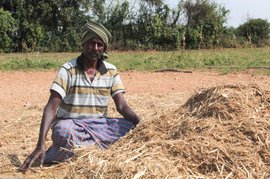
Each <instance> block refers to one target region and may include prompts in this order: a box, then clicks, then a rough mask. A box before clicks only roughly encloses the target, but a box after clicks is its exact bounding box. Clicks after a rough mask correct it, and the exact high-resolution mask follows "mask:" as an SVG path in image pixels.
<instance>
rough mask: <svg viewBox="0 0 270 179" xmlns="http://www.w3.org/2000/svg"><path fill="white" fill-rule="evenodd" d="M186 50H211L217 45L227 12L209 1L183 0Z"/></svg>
mask: <svg viewBox="0 0 270 179" xmlns="http://www.w3.org/2000/svg"><path fill="white" fill-rule="evenodd" d="M181 5H182V7H183V9H184V11H185V15H186V22H187V24H186V45H187V48H192V49H193V48H211V47H213V46H215V45H217V44H218V42H219V39H220V37H221V35H222V33H223V30H224V23H225V22H226V16H227V14H228V12H229V11H228V10H226V9H225V8H224V7H222V6H219V5H217V4H216V3H214V2H211V1H209V0H186V1H185V0H183V1H181Z"/></svg>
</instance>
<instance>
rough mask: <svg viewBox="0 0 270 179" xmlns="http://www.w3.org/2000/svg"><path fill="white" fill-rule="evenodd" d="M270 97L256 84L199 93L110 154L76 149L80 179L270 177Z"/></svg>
mask: <svg viewBox="0 0 270 179" xmlns="http://www.w3.org/2000/svg"><path fill="white" fill-rule="evenodd" d="M269 99H270V97H269V92H267V91H263V90H262V89H260V88H259V87H258V86H253V85H246V86H243V85H235V86H218V87H214V88H210V89H200V90H198V91H197V92H196V93H195V94H194V95H193V96H192V97H191V98H189V99H188V100H187V102H186V103H185V105H184V106H179V107H178V108H177V109H175V111H174V112H173V113H168V114H164V115H161V116H158V117H157V118H152V119H144V121H143V122H142V123H141V124H139V126H137V128H135V129H134V130H133V131H131V132H130V133H129V134H128V135H127V136H125V137H123V138H122V139H121V140H120V141H118V142H117V143H115V144H114V145H112V146H111V147H110V149H109V150H97V149H96V148H94V147H93V148H90V149H87V150H86V149H84V150H77V151H76V152H77V153H78V154H79V155H80V157H78V158H77V160H75V161H74V162H73V163H70V171H69V173H68V174H67V176H70V177H71V178H72V177H75V178H79V177H81V176H83V177H87V178H166V177H169V178H171V177H179V176H180V177H209V178H216V177H218V178H230V177H233V178H247V177H249V178H253V177H254V178H269V177H270V145H269V141H270V121H269V118H270V115H269V114H270V105H269V102H270V100H269Z"/></svg>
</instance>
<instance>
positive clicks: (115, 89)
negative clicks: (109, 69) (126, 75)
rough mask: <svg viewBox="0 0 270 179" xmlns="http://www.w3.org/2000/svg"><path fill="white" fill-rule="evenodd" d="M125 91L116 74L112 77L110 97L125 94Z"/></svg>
mask: <svg viewBox="0 0 270 179" xmlns="http://www.w3.org/2000/svg"><path fill="white" fill-rule="evenodd" d="M125 92H126V90H125V88H124V86H123V83H122V81H121V78H120V76H119V74H118V73H116V74H115V75H114V76H113V83H112V88H111V96H112V97H114V96H115V95H116V94H117V93H125Z"/></svg>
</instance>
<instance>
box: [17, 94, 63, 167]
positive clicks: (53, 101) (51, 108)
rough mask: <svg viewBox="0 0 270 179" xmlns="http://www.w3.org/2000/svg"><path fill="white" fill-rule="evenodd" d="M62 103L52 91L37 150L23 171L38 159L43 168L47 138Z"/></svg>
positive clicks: (42, 122) (25, 164)
mask: <svg viewBox="0 0 270 179" xmlns="http://www.w3.org/2000/svg"><path fill="white" fill-rule="evenodd" d="M61 101H62V98H61V96H60V95H59V94H58V93H57V92H55V91H51V95H50V98H49V101H48V103H47V105H46V107H45V109H44V112H43V116H42V121H41V125H40V131H39V138H38V142H37V146H36V148H35V150H34V151H33V152H32V153H31V155H29V157H28V158H27V159H26V160H25V161H24V163H23V165H22V166H21V169H22V170H24V171H26V170H28V169H29V168H30V167H31V165H32V164H33V162H34V161H36V159H39V160H40V165H41V166H42V165H43V161H44V158H45V152H46V149H45V140H46V136H47V134H48V131H49V129H50V127H51V124H52V121H53V119H54V118H55V114H56V110H57V108H58V106H59V104H60V102H61Z"/></svg>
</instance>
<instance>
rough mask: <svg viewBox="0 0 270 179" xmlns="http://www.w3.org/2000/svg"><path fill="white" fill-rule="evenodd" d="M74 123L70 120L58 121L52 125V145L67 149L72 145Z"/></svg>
mask: <svg viewBox="0 0 270 179" xmlns="http://www.w3.org/2000/svg"><path fill="white" fill-rule="evenodd" d="M73 135H74V123H73V122H72V120H59V121H56V123H55V124H53V127H52V140H53V143H54V145H56V146H58V147H65V148H69V147H72V146H73V145H74V144H73V138H74V137H73Z"/></svg>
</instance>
